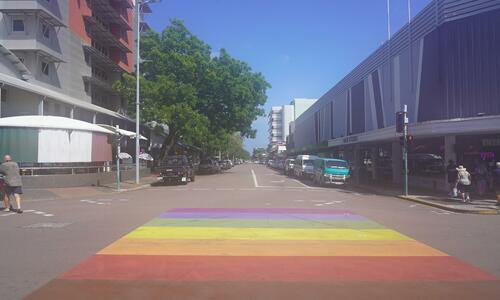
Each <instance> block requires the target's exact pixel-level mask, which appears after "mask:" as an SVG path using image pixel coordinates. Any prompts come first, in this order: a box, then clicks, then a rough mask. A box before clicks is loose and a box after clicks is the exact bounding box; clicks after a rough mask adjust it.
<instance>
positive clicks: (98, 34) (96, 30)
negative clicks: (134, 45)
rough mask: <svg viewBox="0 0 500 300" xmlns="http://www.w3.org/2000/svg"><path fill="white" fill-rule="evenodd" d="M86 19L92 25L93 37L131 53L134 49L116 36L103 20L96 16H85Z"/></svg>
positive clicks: (91, 33)
mask: <svg viewBox="0 0 500 300" xmlns="http://www.w3.org/2000/svg"><path fill="white" fill-rule="evenodd" d="M83 18H84V19H85V21H87V22H88V24H89V25H90V27H91V28H90V31H91V32H90V35H91V36H92V38H95V39H98V40H99V41H100V42H101V43H102V44H106V45H108V46H111V47H116V48H119V49H120V50H122V51H124V52H128V53H131V52H132V51H131V50H130V49H129V48H127V47H126V46H125V45H124V44H123V43H122V42H120V41H119V40H118V38H116V36H114V35H113V34H112V33H111V32H110V31H109V29H107V28H106V27H105V26H104V25H103V24H101V22H99V21H98V20H97V19H96V18H95V17H92V16H84V17H83Z"/></svg>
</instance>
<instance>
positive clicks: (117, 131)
mask: <svg viewBox="0 0 500 300" xmlns="http://www.w3.org/2000/svg"><path fill="white" fill-rule="evenodd" d="M98 125H99V126H101V127H102V128H105V129H107V130H109V131H112V132H113V133H115V134H120V135H123V136H126V137H128V138H131V139H135V132H132V131H128V130H125V129H121V128H120V129H118V128H116V127H114V126H111V125H107V124H98ZM140 139H141V140H146V141H147V140H148V139H147V138H146V137H145V136H143V135H140Z"/></svg>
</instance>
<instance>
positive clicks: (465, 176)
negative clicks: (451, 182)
mask: <svg viewBox="0 0 500 300" xmlns="http://www.w3.org/2000/svg"><path fill="white" fill-rule="evenodd" d="M458 183H460V184H462V185H470V174H469V172H467V171H459V172H458Z"/></svg>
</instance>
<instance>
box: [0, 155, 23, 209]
mask: <svg viewBox="0 0 500 300" xmlns="http://www.w3.org/2000/svg"><path fill="white" fill-rule="evenodd" d="M3 161H4V162H3V163H2V164H1V165H0V173H2V174H4V175H5V183H6V184H7V186H6V187H5V193H6V194H7V198H8V200H7V202H10V201H9V200H10V197H11V196H14V198H15V199H16V204H17V208H16V209H10V204H9V203H7V204H6V207H5V209H9V210H12V211H14V212H17V213H19V214H20V213H22V212H23V211H22V210H21V195H22V193H23V188H22V186H23V182H22V180H21V174H19V165H18V164H17V163H16V162H13V161H12V157H11V156H10V155H5V156H4V158H3ZM7 205H8V206H7Z"/></svg>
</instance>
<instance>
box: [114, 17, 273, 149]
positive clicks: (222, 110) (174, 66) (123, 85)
mask: <svg viewBox="0 0 500 300" xmlns="http://www.w3.org/2000/svg"><path fill="white" fill-rule="evenodd" d="M141 47H142V49H141V55H142V57H143V59H144V62H143V63H142V65H141V70H143V72H144V73H143V77H141V79H140V80H141V101H142V105H141V118H142V119H141V121H142V122H150V121H156V122H158V123H165V124H168V126H169V128H170V130H169V134H168V136H167V137H166V138H165V141H164V143H163V149H162V156H163V155H165V154H168V153H169V152H170V151H171V149H172V146H173V145H175V143H176V142H177V141H179V140H181V139H182V140H183V141H184V142H186V143H191V144H193V145H195V146H198V147H200V148H202V149H203V150H204V151H206V152H207V153H208V154H213V153H216V152H217V151H219V150H220V151H223V152H226V153H228V151H229V149H231V147H233V146H234V145H232V142H231V136H232V135H233V133H234V132H238V135H239V136H240V138H243V137H255V130H254V129H252V123H253V121H254V120H256V119H257V118H258V117H259V116H263V115H264V110H263V109H262V106H263V105H264V104H265V102H266V99H267V96H266V90H267V88H269V87H270V85H269V83H267V82H266V80H265V79H264V77H263V76H262V74H260V73H255V72H253V71H252V69H251V68H250V66H249V65H248V64H247V63H245V62H242V61H239V60H237V59H234V58H232V57H231V56H230V55H229V54H228V53H227V51H225V50H224V49H222V50H221V51H220V55H219V56H218V57H211V48H210V46H208V45H207V44H206V43H204V42H203V41H201V40H200V39H198V38H197V37H196V36H194V35H193V34H192V33H191V32H189V30H188V29H187V28H186V27H185V26H184V24H183V23H182V22H181V21H178V20H173V21H172V22H171V25H170V26H169V27H167V28H166V29H165V30H164V31H163V32H161V33H157V32H154V31H150V32H148V33H146V34H144V35H143V37H142V39H141ZM115 88H116V89H117V90H118V91H120V92H121V94H122V96H123V97H125V98H127V99H128V101H129V107H133V105H134V103H135V97H133V96H134V95H135V77H134V76H131V75H124V76H123V80H122V81H121V82H117V83H115ZM241 149H242V147H241ZM233 150H234V149H233ZM233 150H231V151H233ZM233 152H234V151H233Z"/></svg>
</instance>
